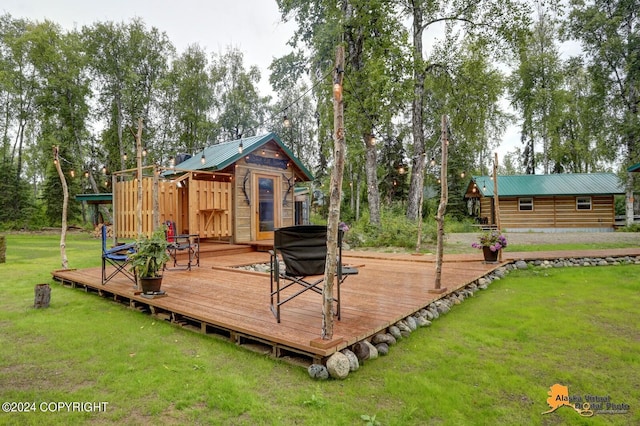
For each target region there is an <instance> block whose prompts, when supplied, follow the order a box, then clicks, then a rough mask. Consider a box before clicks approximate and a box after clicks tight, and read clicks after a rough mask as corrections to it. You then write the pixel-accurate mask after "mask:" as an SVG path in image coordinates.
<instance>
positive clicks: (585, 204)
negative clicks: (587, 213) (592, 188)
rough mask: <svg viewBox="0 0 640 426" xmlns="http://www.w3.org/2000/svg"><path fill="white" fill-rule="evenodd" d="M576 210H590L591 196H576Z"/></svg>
mask: <svg viewBox="0 0 640 426" xmlns="http://www.w3.org/2000/svg"><path fill="white" fill-rule="evenodd" d="M576 210H591V197H576Z"/></svg>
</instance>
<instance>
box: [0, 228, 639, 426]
mask: <svg viewBox="0 0 640 426" xmlns="http://www.w3.org/2000/svg"><path fill="white" fill-rule="evenodd" d="M7 239H8V249H7V263H5V264H0V401H2V402H8V401H12V402H16V403H24V402H28V403H35V407H36V412H26V413H2V412H0V424H21V425H22V424H27V425H28V424H34V425H36V424H37V425H43V424H46V425H49V424H60V425H67V424H78V423H87V424H100V425H101V424H131V425H137V424H176V425H179V424H232V425H290V424H300V425H357V424H363V425H364V424H366V422H365V421H364V420H363V419H362V416H368V417H369V418H374V416H375V418H374V422H372V423H371V424H381V425H431V424H435V425H438V424H443V425H467V424H468V425H497V424H500V425H529V424H545V425H547V424H548V425H565V424H569V425H583V424H585V425H601V424H616V425H628V424H640V373H638V372H639V371H640V329H639V328H638V312H640V309H639V306H640V266H610V267H598V268H593V267H592V268H566V269H555V268H554V269H546V270H535V269H530V270H526V271H519V272H513V273H511V274H510V275H508V276H507V277H506V278H505V279H503V280H500V281H497V282H494V283H493V284H492V285H491V286H490V287H489V289H488V290H485V291H481V292H479V293H477V294H476V296H475V297H474V298H471V299H468V300H467V301H465V302H464V303H463V304H461V305H458V306H455V307H454V308H453V309H452V311H451V312H450V313H449V314H447V315H446V316H443V317H441V318H440V319H438V320H436V321H434V323H433V325H432V326H431V327H430V328H424V329H419V330H417V331H416V332H414V333H413V334H412V335H411V336H410V337H409V338H407V339H404V340H403V341H401V342H399V344H397V345H396V346H393V347H392V348H391V351H390V354H389V355H388V356H387V357H383V358H379V359H377V360H372V361H367V362H366V363H365V364H364V365H363V366H361V368H360V370H358V371H357V372H353V373H351V374H350V375H349V377H348V378H347V379H345V380H342V381H339V380H329V381H325V382H316V381H313V380H311V379H310V378H309V376H308V375H307V372H306V370H305V369H303V368H300V367H295V366H291V365H288V364H286V363H284V362H282V361H279V360H272V359H270V358H268V357H265V356H262V355H258V354H255V353H253V352H249V351H247V350H244V349H242V348H240V347H237V346H235V345H233V344H231V343H228V342H225V341H222V340H218V339H216V338H213V337H211V336H204V335H200V334H197V333H193V332H191V331H188V330H184V329H181V328H179V327H176V326H173V325H171V324H169V323H166V322H163V321H160V320H158V319H155V318H153V317H150V316H148V315H145V314H141V313H139V312H137V311H133V310H130V309H128V308H126V307H125V306H123V305H121V304H117V303H113V302H110V301H109V300H107V299H104V298H101V297H98V296H96V295H94V294H86V293H84V292H82V291H81V290H78V289H70V288H66V287H63V286H60V285H59V284H56V283H53V282H52V281H51V275H50V271H51V270H53V269H56V268H59V267H60V250H59V236H55V235H44V234H43V235H7ZM555 249H558V248H557V247H556V248H555ZM67 252H68V257H69V263H70V265H69V266H70V267H72V268H82V267H89V266H98V265H99V263H100V242H99V240H96V239H91V238H90V237H88V236H87V235H86V234H73V235H70V236H69V240H68V242H67ZM39 283H50V284H51V286H52V298H51V306H50V307H49V308H47V309H38V310H36V309H33V308H32V305H33V299H34V286H35V285H36V284H39ZM556 383H559V384H562V385H565V386H568V388H569V392H570V395H572V396H575V395H579V396H584V395H587V394H589V395H595V396H610V399H611V402H614V403H626V404H628V405H629V406H630V411H629V413H628V414H609V415H607V414H598V413H596V415H595V416H593V417H590V418H586V417H581V416H580V415H579V414H578V413H576V412H575V411H574V410H572V409H571V408H569V407H561V408H559V409H558V410H557V411H555V412H553V413H550V414H546V415H542V414H541V413H542V412H544V411H547V410H548V409H549V406H548V405H547V402H546V399H547V397H548V395H547V392H548V391H549V388H550V387H551V386H552V385H554V384H556ZM58 402H63V403H73V402H78V403H85V402H89V403H92V404H93V403H107V404H106V408H105V410H104V411H102V412H78V411H75V412H68V410H67V408H66V407H64V406H62V407H61V408H58V406H57V405H56V404H57V403H58ZM42 403H44V405H41V404H42ZM51 403H53V405H52V404H51ZM41 407H44V408H46V409H48V410H49V412H42V410H41ZM52 409H54V412H51V411H52Z"/></svg>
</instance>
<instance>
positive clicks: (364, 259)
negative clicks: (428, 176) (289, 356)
mask: <svg viewBox="0 0 640 426" xmlns="http://www.w3.org/2000/svg"><path fill="white" fill-rule="evenodd" d="M221 253H223V252H221ZM532 255H535V258H558V257H565V258H570V257H580V256H582V257H585V256H591V257H597V256H598V255H600V256H603V257H604V256H606V255H612V256H613V255H615V256H622V255H629V256H637V255H640V248H639V249H615V250H606V251H590V252H588V253H587V252H552V253H551V254H548V256H546V257H545V256H541V255H540V254H539V253H535V254H532V253H509V252H506V253H505V260H512V259H520V258H527V256H532ZM481 257H482V256H481V254H476V255H472V254H467V255H448V256H445V260H446V261H445V262H444V264H443V268H442V283H443V287H446V288H447V292H453V291H455V290H457V289H459V288H461V287H464V286H466V285H468V284H469V283H471V282H474V281H475V280H477V279H478V278H480V277H482V276H484V275H486V274H487V273H489V272H490V271H491V270H493V269H495V268H497V267H498V266H499V265H496V264H485V263H484V262H482V258H481ZM268 261H269V254H268V253H264V252H251V253H237V254H233V255H217V256H213V257H206V258H201V264H200V265H201V266H200V267H194V268H192V270H191V271H186V270H182V271H176V270H174V271H166V272H165V276H164V277H165V278H164V280H163V287H162V288H163V290H165V291H166V292H167V294H168V296H167V297H162V298H156V299H145V298H144V297H142V296H140V295H135V294H134V289H133V284H132V283H131V281H129V280H127V279H126V278H125V277H123V276H121V275H120V276H116V277H115V278H114V279H112V280H111V281H110V282H109V283H107V285H105V286H102V285H101V270H100V268H88V269H82V270H67V271H54V272H53V273H52V274H53V275H54V277H55V278H56V279H59V280H63V281H65V282H70V283H73V284H74V285H75V284H80V285H84V286H86V287H87V288H91V289H95V290H98V291H102V292H103V293H105V292H106V293H108V294H113V295H115V297H121V298H127V299H129V300H133V301H135V302H136V303H141V304H146V305H148V306H154V307H157V308H158V309H160V310H164V311H167V312H170V313H174V314H177V315H179V316H184V317H186V318H188V319H193V320H196V321H200V322H201V324H202V325H206V326H213V327H218V328H220V329H223V330H229V331H231V332H233V333H239V334H241V335H246V336H249V337H253V338H256V339H258V340H261V341H265V342H270V344H272V345H273V347H274V348H275V347H276V346H277V347H284V348H290V349H292V350H297V351H301V352H303V353H305V354H308V355H309V357H313V358H314V359H317V358H318V357H320V358H322V357H325V356H328V355H330V354H331V353H333V352H335V351H336V350H340V349H342V348H344V347H346V346H348V345H351V344H353V343H355V342H357V341H360V340H363V339H365V338H368V337H370V336H372V335H373V334H375V333H376V332H378V331H380V330H384V329H386V328H387V327H388V326H389V325H391V324H394V323H395V322H397V321H398V320H400V319H402V318H404V317H406V316H408V315H411V314H412V313H414V312H416V311H417V310H419V309H421V308H423V307H425V306H427V305H428V304H429V303H431V302H432V301H433V300H435V299H437V298H439V297H442V296H444V295H446V294H447V293H445V294H434V293H429V292H428V290H429V289H431V288H432V287H433V283H434V281H435V256H433V255H422V256H416V255H410V254H386V253H368V252H367V253H364V252H345V253H344V263H346V264H350V265H356V266H358V267H359V273H358V275H355V276H349V277H348V278H347V279H346V281H345V282H344V283H343V284H342V286H341V298H342V306H341V316H342V318H341V320H340V321H337V320H336V321H335V323H334V336H339V337H341V338H343V339H344V340H343V342H342V343H340V344H338V345H337V346H334V347H331V348H328V349H321V348H316V347H313V346H312V345H311V341H312V340H314V339H317V338H319V337H320V336H321V332H322V305H321V300H322V299H321V295H319V294H316V293H313V292H310V291H307V292H305V293H304V294H302V295H300V296H299V297H297V298H295V299H293V300H291V301H290V302H287V303H286V304H284V305H283V306H282V308H281V323H280V324H278V323H277V321H276V319H275V317H274V316H273V314H272V313H271V310H270V309H269V292H270V278H269V275H268V274H262V273H256V272H248V271H241V270H237V269H230V268H229V267H230V266H233V265H246V264H252V263H266V262H268ZM297 288H300V287H297V286H293V287H292V289H296V290H297ZM335 291H336V289H335V288H334V293H335ZM274 350H275V349H274Z"/></svg>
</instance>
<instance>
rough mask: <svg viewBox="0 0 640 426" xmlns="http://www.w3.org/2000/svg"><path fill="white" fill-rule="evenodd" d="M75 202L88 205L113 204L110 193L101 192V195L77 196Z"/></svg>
mask: <svg viewBox="0 0 640 426" xmlns="http://www.w3.org/2000/svg"><path fill="white" fill-rule="evenodd" d="M76 201H86V202H87V203H89V204H109V203H111V202H113V194H112V193H111V192H103V193H101V194H77V195H76Z"/></svg>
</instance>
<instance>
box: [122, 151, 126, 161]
mask: <svg viewBox="0 0 640 426" xmlns="http://www.w3.org/2000/svg"><path fill="white" fill-rule="evenodd" d="M122 159H123V160H124V161H127V153H126V152H125V153H124V154H122Z"/></svg>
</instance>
